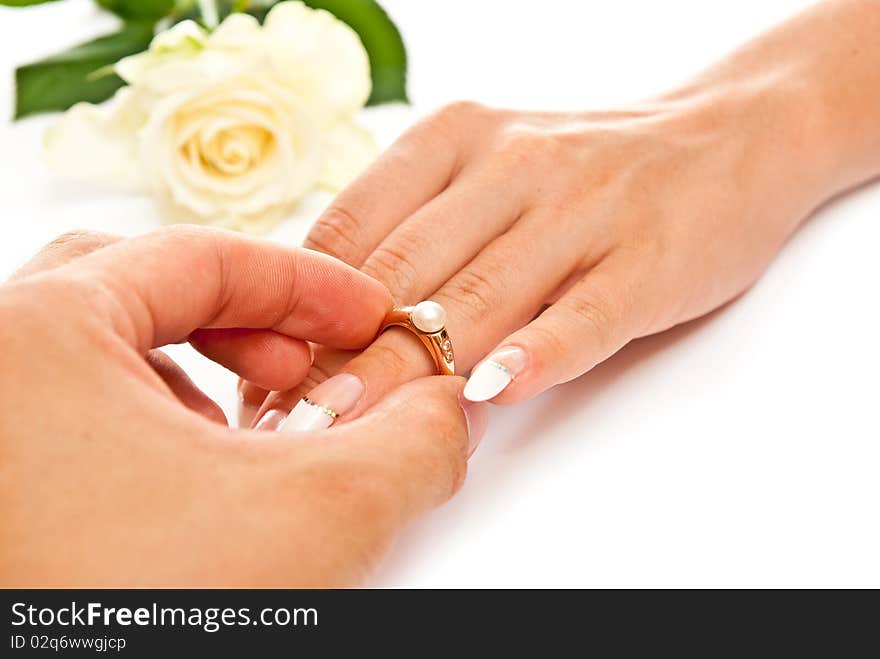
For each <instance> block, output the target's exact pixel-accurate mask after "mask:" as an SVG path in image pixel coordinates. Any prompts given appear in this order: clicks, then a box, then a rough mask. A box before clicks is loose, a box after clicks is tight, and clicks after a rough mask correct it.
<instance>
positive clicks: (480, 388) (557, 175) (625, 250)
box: [241, 0, 880, 428]
mask: <svg viewBox="0 0 880 659" xmlns="http://www.w3.org/2000/svg"><path fill="white" fill-rule="evenodd" d="M878 23H880V12H877V3H876V2H865V1H864V0H848V1H843V2H833V3H823V4H821V5H820V6H818V7H817V8H815V9H813V10H811V11H810V12H807V13H805V14H804V15H802V16H801V17H799V18H798V19H795V20H793V21H790V22H789V23H788V24H786V25H783V26H782V27H780V28H778V29H777V30H776V31H774V32H771V33H769V34H768V35H766V36H764V37H763V38H761V39H758V40H756V41H755V42H753V43H752V44H750V45H749V46H748V47H747V48H744V49H742V50H741V51H740V52H738V53H736V54H735V55H734V56H733V57H731V58H730V59H728V60H727V61H725V62H723V63H722V64H721V65H719V66H717V67H716V68H714V69H712V70H710V71H709V72H708V73H707V74H705V75H703V76H702V77H701V78H700V79H698V80H697V81H696V82H694V83H693V84H691V85H689V86H688V87H686V88H684V89H682V90H680V91H678V92H676V93H674V94H669V95H666V96H664V97H661V98H659V99H657V100H654V101H651V102H648V103H644V104H642V105H639V106H635V107H632V108H628V109H625V110H621V111H615V112H598V113H536V112H516V111H508V110H496V109H491V108H487V107H482V106H479V105H475V104H471V103H465V104H457V105H453V106H451V107H448V108H446V109H444V110H442V111H440V112H439V113H437V114H435V115H433V116H431V117H429V118H428V119H426V120H424V121H422V122H421V123H420V124H418V125H417V126H415V127H414V128H413V129H411V130H410V131H409V132H408V133H406V134H405V135H404V136H403V137H402V138H401V139H400V140H399V141H398V142H397V143H396V144H394V145H393V146H392V147H391V148H390V149H389V150H388V151H387V153H385V154H384V156H383V157H382V158H380V160H379V161H378V162H376V163H375V165H374V166H373V167H372V168H370V169H369V170H368V171H367V173H366V174H364V175H363V176H362V177H361V178H360V179H359V180H358V181H356V182H355V183H354V184H353V185H352V186H351V187H350V188H349V189H348V190H346V191H344V192H343V193H342V194H341V195H340V196H339V197H338V199H337V200H336V201H335V202H334V204H333V205H332V206H331V207H330V208H329V209H328V210H327V212H326V213H324V215H323V216H322V217H321V218H320V219H319V221H318V222H317V224H316V225H315V227H314V228H313V230H312V232H311V234H310V235H309V237H308V240H307V241H306V245H307V246H308V247H311V248H314V249H317V250H320V251H323V252H326V253H329V254H333V255H335V256H338V257H339V258H341V259H343V260H344V261H346V262H347V263H349V264H351V265H354V266H356V267H358V268H360V269H361V270H362V271H363V272H365V273H367V274H370V275H371V276H373V277H376V278H377V279H379V280H380V281H381V282H383V283H384V284H385V285H386V286H388V287H389V289H390V290H391V292H392V294H393V295H394V297H395V299H396V300H397V301H398V302H399V303H400V304H414V303H416V302H418V301H420V300H422V299H427V298H430V299H432V300H436V301H438V302H440V303H441V304H443V306H444V307H445V308H446V310H447V312H448V319H447V323H446V326H447V328H448V330H449V333H450V336H451V337H452V339H453V342H454V345H455V355H456V365H457V367H458V368H459V371H460V372H463V371H466V370H467V369H469V368H471V367H472V366H473V365H474V364H477V363H478V361H480V360H483V359H484V358H485V360H486V361H485V362H484V363H482V364H480V365H479V366H477V368H475V369H474V371H473V373H472V375H471V378H470V381H469V382H468V385H467V387H466V389H465V395H466V396H468V397H469V398H471V399H473V400H485V399H492V400H493V401H495V402H499V403H511V402H517V401H522V400H525V399H528V398H530V397H532V396H535V395H536V394H538V393H539V392H541V391H543V390H545V389H547V388H548V387H551V386H553V385H555V384H558V383H561V382H565V381H567V380H570V379H572V378H575V377H577V376H579V375H581V374H582V373H584V372H586V371H588V370H590V369H591V368H592V367H593V366H594V365H596V364H597V363H598V362H600V361H602V360H604V359H606V358H607V357H608V356H610V355H612V354H613V353H614V352H615V351H617V350H618V349H619V348H621V347H622V346H623V345H625V344H626V343H627V342H629V341H630V340H632V339H634V338H637V337H640V336H644V335H647V334H652V333H655V332H659V331H661V330H664V329H666V328H668V327H671V326H673V325H675V324H677V323H681V322H684V321H687V320H689V319H692V318H694V317H697V316H700V315H702V314H705V313H706V312H708V311H710V310H712V309H714V308H716V307H718V306H719V305H722V304H723V303H725V302H726V301H728V300H730V299H731V298H733V297H735V296H736V295H738V294H739V293H741V292H742V291H743V290H745V289H746V288H747V287H748V286H749V285H750V284H751V283H752V282H754V281H755V279H756V278H757V277H758V276H759V275H760V273H761V272H762V270H763V269H764V268H765V266H766V265H767V263H768V262H769V261H770V260H771V258H772V257H773V256H774V255H775V254H776V252H777V251H778V250H779V248H780V246H781V245H782V244H783V242H784V241H785V239H786V237H787V236H788V235H789V234H790V233H791V232H792V231H793V230H794V229H795V227H796V226H797V225H798V223H799V222H800V221H801V220H802V219H803V218H804V217H805V216H807V214H808V213H809V212H810V211H811V210H812V209H813V208H815V207H816V206H817V205H818V204H819V203H821V202H822V201H823V200H825V199H827V198H828V197H829V196H831V195H833V194H835V193H837V192H839V191H840V190H842V189H844V188H846V187H847V186H850V185H853V184H855V183H858V182H859V181H862V180H864V179H865V178H867V177H870V176H872V175H873V174H874V173H876V172H877V171H878V169H880V163H878V149H877V148H876V147H877V146H878V141H880V140H878V138H880V130H878V128H877V125H878V124H877V122H876V112H877V111H878V110H880V93H878V91H877V89H878V88H877V86H876V84H875V83H876V73H877V71H878V70H880V47H877V46H876V45H875V42H876V39H875V38H874V37H875V33H874V32H872V30H875V29H876V25H877V24H878ZM804 44H811V46H810V47H809V48H807V47H805V46H804ZM872 113H874V114H873V115H872ZM349 360H350V361H349ZM340 369H342V370H344V371H346V372H349V373H353V374H356V375H357V376H359V377H360V378H361V380H362V381H363V383H364V389H363V392H364V393H363V395H362V396H361V397H360V399H359V400H357V401H356V402H353V401H345V402H346V403H347V407H350V409H347V414H348V416H349V417H351V416H356V415H357V414H358V413H359V412H361V411H362V410H365V409H367V408H368V407H369V406H370V405H371V404H372V403H373V402H374V401H376V400H378V399H379V398H380V397H381V396H382V395H383V394H384V393H385V392H386V391H389V390H390V389H392V388H394V387H396V386H397V385H398V384H399V383H400V382H403V381H406V380H408V379H411V378H413V377H416V376H418V375H424V374H426V373H430V372H431V370H432V364H431V361H430V360H429V359H428V357H427V355H426V353H425V351H424V349H423V348H422V346H421V345H420V344H419V343H418V341H417V340H415V338H414V337H412V336H410V335H409V334H408V333H406V332H405V331H401V330H391V331H389V332H387V333H386V334H385V335H383V336H382V337H381V338H380V339H379V340H378V341H376V342H375V343H374V344H373V345H372V346H371V347H370V348H369V349H367V350H366V351H365V352H363V353H362V354H360V355H358V356H356V357H354V358H353V359H352V358H351V355H350V354H344V353H340V352H338V351H334V350H322V351H319V353H318V355H317V358H316V360H315V364H314V367H313V369H312V373H311V375H310V377H309V378H308V379H307V380H306V381H305V382H304V383H303V384H302V385H301V386H300V387H298V388H297V389H296V390H294V391H288V392H283V393H273V394H271V395H269V396H268V397H267V398H266V400H265V402H263V405H262V409H261V410H260V412H259V414H258V415H257V421H258V423H260V425H261V427H266V428H270V427H276V426H277V424H278V422H279V420H280V419H281V418H282V417H283V415H284V413H286V411H287V410H289V409H290V408H291V406H292V405H293V404H294V402H295V401H296V400H298V398H299V397H300V396H301V395H303V394H304V393H308V389H309V387H311V386H314V385H315V384H316V383H317V382H320V381H322V380H323V379H324V378H325V377H327V375H329V374H332V373H335V372H337V371H339V370H340ZM241 392H242V398H243V402H244V403H245V404H246V406H247V404H250V405H251V409H253V406H254V405H257V404H259V403H261V402H262V399H263V396H264V394H265V392H264V391H262V390H261V389H260V388H258V387H254V386H251V385H249V384H247V383H245V384H244V385H243V386H242V387H241ZM322 395H326V394H325V392H324V391H316V392H313V393H312V394H310V397H312V398H316V397H317V398H319V399H321V396H322ZM319 402H321V403H323V404H326V405H330V406H331V407H333V406H334V405H335V404H336V403H337V401H334V400H329V399H326V398H325V399H321V400H320V401H319ZM272 410H275V411H274V412H273V413H272V414H267V413H268V412H270V411H272ZM292 425H295V424H292V423H288V424H287V425H286V426H285V428H289V427H291V426H292Z"/></svg>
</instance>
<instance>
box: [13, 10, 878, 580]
mask: <svg viewBox="0 0 880 659" xmlns="http://www.w3.org/2000/svg"><path fill="white" fill-rule="evenodd" d="M807 4H809V3H806V2H801V1H796V0H776V1H771V0H751V1H742V2H725V3H717V2H704V1H700V0H693V1H690V2H686V1H683V0H666V1H664V2H654V1H652V0H615V2H575V1H574V0H569V1H562V0H556V1H548V0H544V1H542V2H513V1H504V2H502V1H501V0H497V1H493V2H487V1H483V2H480V1H476V2H475V1H464V0H456V1H453V0H444V2H442V3H423V2H406V1H404V0H386V2H385V5H386V7H387V8H388V9H389V12H390V13H391V14H392V16H393V17H394V18H395V19H396V20H397V22H398V24H399V25H400V27H401V29H402V31H403V33H404V37H405V38H406V40H407V43H408V46H409V50H410V55H411V84H410V91H411V95H412V98H413V100H414V101H415V106H414V108H403V107H390V108H382V109H379V110H376V111H371V112H370V113H368V116H367V117H366V120H367V121H368V123H370V124H371V125H372V126H374V127H375V128H376V130H377V132H378V133H379V135H380V137H381V139H383V140H388V139H390V138H391V137H392V136H393V135H394V134H395V133H396V132H398V131H400V130H402V129H403V128H404V127H405V126H406V125H407V124H408V123H409V122H410V121H412V120H413V119H414V118H415V117H417V116H418V115H419V114H421V113H423V112H425V111H427V110H430V109H432V108H434V107H436V106H438V105H440V104H443V103H445V102H447V101H450V100H454V99H457V98H473V99H477V100H481V101H483V102H486V103H490V104H497V105H508V106H518V107H531V108H544V109H555V108H601V107H603V106H611V105H613V104H615V103H620V102H625V101H629V100H633V99H638V98H639V97H642V96H646V95H648V94H651V93H654V92H657V91H660V90H662V89H664V88H666V87H668V86H670V85H673V84H675V83H677V82H679V81H682V80H684V79H686V77H687V76H688V75H690V74H692V73H694V72H695V71H697V70H699V69H700V68H702V67H703V66H704V65H706V64H708V63H709V62H710V61H712V60H713V59H715V58H717V57H719V56H721V55H723V54H724V53H725V52H726V51H728V50H730V49H731V48H732V47H734V46H736V45H737V44H739V43H740V42H742V41H743V40H745V39H747V38H749V37H750V36H751V35H753V34H755V33H756V32H758V31H760V30H763V29H765V28H766V27H769V26H770V25H772V24H774V23H776V22H777V21H779V20H781V19H783V18H785V17H787V16H789V15H791V14H793V13H795V12H796V11H798V10H799V9H800V8H802V7H803V6H806V5H807ZM108 25H112V21H108V20H107V19H102V18H101V17H99V16H97V14H96V12H95V11H94V10H93V9H92V8H91V4H90V3H89V2H87V1H86V0H68V1H67V2H64V3H61V4H58V5H50V6H46V7H42V8H38V9H30V10H0V106H2V107H4V108H5V111H6V113H7V114H6V116H8V115H9V113H11V105H12V69H13V67H14V66H15V65H16V64H19V63H23V62H26V61H28V60H31V59H33V58H35V57H38V56H42V55H45V54H48V53H50V52H52V51H54V50H57V49H58V48H60V47H62V46H65V45H68V44H71V43H73V42H76V41H79V40H81V39H83V38H85V37H89V36H92V35H93V34H95V33H97V32H99V31H102V30H103V29H105V28H106V27H107V26H108ZM805 47H809V44H805ZM46 121H47V119H45V118H38V119H34V120H28V121H24V122H21V123H19V124H16V125H11V124H9V123H8V122H7V121H2V122H0V219H2V229H3V233H2V238H0V269H2V273H0V274H4V275H5V274H7V273H9V272H10V271H11V270H12V269H13V268H14V267H15V266H16V265H17V264H18V263H21V262H22V261H23V260H25V258H26V257H27V256H28V255H29V254H30V253H32V252H34V251H35V250H36V249H37V248H38V247H39V246H40V245H41V244H42V243H44V242H46V241H47V240H48V239H50V238H51V237H52V236H53V235H55V234H57V233H59V232H60V231H63V230H66V229H71V228H76V227H89V228H95V229H101V230H105V231H113V232H116V233H124V234H133V233H138V232H143V231H147V230H150V229H152V228H154V227H155V226H156V225H157V217H156V215H155V213H154V210H153V208H152V206H151V203H150V201H149V200H148V199H144V198H134V197H128V196H124V195H120V194H117V193H113V192H108V191H106V190H101V189H98V188H90V187H87V186H82V185H76V184H71V183H68V182H64V181H59V180H57V179H54V178H52V177H51V176H50V175H49V174H48V172H46V171H45V169H44V167H43V165H42V163H41V161H40V159H39V144H40V135H41V132H42V129H43V128H44V126H45V125H46ZM84 157H85V156H84ZM324 203H326V199H323V198H315V199H312V200H310V201H309V202H308V203H307V204H305V206H304V208H303V210H302V211H301V212H300V214H299V215H300V219H297V220H292V221H290V222H288V223H287V224H285V225H284V226H283V227H282V228H281V229H280V230H279V231H278V232H276V234H275V235H274V236H273V237H275V238H276V239H279V240H284V241H287V242H292V241H295V240H297V239H298V237H299V236H301V235H302V233H303V232H304V230H305V228H306V226H307V223H308V220H309V219H310V218H312V217H314V215H315V213H316V212H317V211H318V210H320V208H321V207H322V205H323V204H324ZM878 214H880V188H878V187H877V186H874V187H868V188H865V189H863V190H861V191H859V192H857V193H855V194H852V195H850V196H849V197H847V198H845V199H843V200H841V201H838V202H836V203H834V204H833V205H831V206H830V207H827V208H825V209H824V210H822V211H821V212H820V213H818V214H817V215H816V216H815V217H814V218H813V219H811V220H810V221H809V222H808V223H807V224H806V225H805V226H804V228H803V229H802V230H801V231H800V232H799V233H798V234H797V235H796V236H795V237H794V238H793V240H792V241H791V242H790V243H789V244H788V245H787V246H786V248H785V249H784V251H783V252H782V254H781V255H780V256H779V258H778V259H777V261H776V262H775V264H774V265H773V266H772V267H771V269H770V271H769V272H768V273H767V275H766V276H765V277H764V278H763V279H762V280H761V281H760V282H759V284H758V285H757V286H755V287H754V288H753V289H752V290H751V291H750V292H749V293H748V294H746V295H745V296H743V297H742V298H741V299H739V300H737V301H736V302H735V303H733V304H731V305H728V306H727V307H726V308H724V309H723V310H721V311H718V312H716V313H714V314H712V315H711V316H710V317H708V318H705V319H702V320H700V321H697V322H694V323H690V324H689V325H687V326H684V327H680V328H677V329H675V330H673V331H670V332H667V333H665V334H663V335H659V336H656V337H651V338H648V339H645V340H642V341H639V342H637V343H635V344H633V345H630V346H629V347H628V348H626V349H624V350H623V351H622V352H621V353H620V354H618V355H617V356H616V357H614V358H612V359H611V360H609V361H608V362H607V363H605V364H603V365H602V366H600V367H598V368H596V369H595V370H594V371H593V372H592V373H590V374H588V375H587V376H585V377H583V378H581V379H580V380H578V381H576V382H573V383H571V384H569V385H566V386H564V387H559V388H557V389H556V390H554V391H552V392H550V393H548V394H546V395H544V396H543V397H541V398H540V399H538V400H537V401H534V402H532V403H530V404H526V405H522V406H520V407H518V408H515V409H503V410H502V409H495V410H493V417H492V424H491V428H490V432H489V433H488V435H487V436H486V438H485V440H484V442H483V445H482V446H481V447H480V450H479V451H478V452H477V455H475V457H474V458H473V460H472V463H471V471H470V475H469V479H468V482H467V483H466V485H465V487H464V489H463V490H462V492H461V493H460V495H459V496H458V497H457V498H456V499H455V500H454V501H453V502H451V503H450V504H448V505H446V506H445V507H443V508H442V509H440V510H439V511H437V512H435V513H434V514H432V515H430V516H428V517H427V518H425V519H424V520H422V521H421V522H419V523H417V524H416V525H415V526H413V527H412V528H411V529H409V530H408V531H407V532H406V533H405V535H404V536H403V538H402V540H401V542H400V543H399V544H398V546H397V547H396V549H395V550H394V552H393V553H392V556H391V557H390V558H389V560H388V561H387V563H386V565H385V567H384V568H383V569H382V570H381V571H380V572H379V574H378V575H377V576H376V578H375V579H374V580H373V582H372V585H376V586H585V587H596V586H873V587H877V586H880V561H878V560H877V556H880V530H878V523H877V520H878V514H877V511H878V502H880V478H878V472H880V441H878V440H880V418H878V401H877V398H878V393H880V388H878V384H877V376H876V372H877V369H878V366H880V342H878V335H880V331H878V330H880V309H878V304H877V301H878V282H880V261H878V257H877V254H878V247H877V246H878V245H880V218H878ZM0 322H14V319H9V318H4V319H0ZM172 352H173V353H174V354H175V356H178V357H179V358H180V360H181V361H182V362H183V363H184V365H185V366H186V367H187V368H188V369H189V370H190V371H191V372H192V373H193V374H194V376H195V379H196V380H197V382H198V383H199V384H200V385H202V386H203V387H204V388H205V389H206V390H207V391H208V392H209V393H210V394H211V395H213V396H215V397H216V398H217V399H218V400H219V401H220V402H221V403H222V404H223V406H224V408H225V409H226V410H227V411H228V412H230V413H232V412H233V410H234V406H235V394H234V389H233V385H234V377H233V376H232V375H231V374H229V373H227V372H225V371H224V370H223V369H221V368H219V367H217V366H215V365H212V364H209V363H207V362H206V361H204V360H201V359H200V358H197V357H195V356H194V355H193V354H192V353H191V352H190V351H189V350H188V349H183V348H175V349H173V350H172Z"/></svg>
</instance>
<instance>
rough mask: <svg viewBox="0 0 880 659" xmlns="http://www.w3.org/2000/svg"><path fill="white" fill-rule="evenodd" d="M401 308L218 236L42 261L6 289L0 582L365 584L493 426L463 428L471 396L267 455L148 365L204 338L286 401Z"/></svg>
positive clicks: (201, 234) (85, 245)
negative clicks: (333, 355) (175, 345)
mask: <svg viewBox="0 0 880 659" xmlns="http://www.w3.org/2000/svg"><path fill="white" fill-rule="evenodd" d="M390 302H391V301H390V298H389V296H388V293H387V291H386V290H385V289H384V288H383V287H382V286H381V285H379V284H378V283H377V282H375V281H374V280H371V279H370V278H368V277H367V276H366V275H363V274H361V273H359V272H357V271H356V270H354V269H353V268H350V267H348V266H345V265H343V264H341V263H338V262H336V261H334V260H333V259H330V258H328V257H326V256H323V255H320V254H317V253H314V252H308V251H305V250H292V249H284V248H281V247H278V246H274V245H272V244H270V243H265V242H261V241H256V240H253V239H249V238H244V237H241V236H237V235H235V234H230V233H226V232H221V231H211V230H201V229H194V228H179V229H172V230H167V231H162V232H160V233H157V234H153V235H149V236H145V237H143V238H135V239H129V240H121V241H120V240H119V239H116V238H114V237H109V236H93V235H88V234H77V235H74V236H72V237H68V238H65V239H62V240H59V241H56V242H55V243H53V244H52V245H50V246H49V247H48V248H47V249H46V250H44V252H43V253H41V255H40V256H38V257H37V258H36V259H35V260H34V261H32V262H31V263H30V264H28V265H27V266H26V267H25V268H24V269H23V270H22V271H21V272H20V273H19V274H18V275H17V276H16V278H15V279H14V281H12V282H11V283H8V284H6V285H4V286H3V287H2V288H0V310H2V314H3V317H4V318H5V319H6V322H4V323H3V324H2V328H0V335H2V341H3V346H4V349H3V351H2V354H0V362H2V367H0V372H2V373H3V377H2V378H0V455H2V460H0V464H2V467H0V535H2V537H3V539H4V541H3V543H2V544H0V583H2V585H4V586H196V585H202V586H219V585H225V586H260V585H284V586H291V585H352V584H357V583H360V582H361V581H362V580H363V579H364V577H365V576H366V575H367V574H368V573H369V571H370V569H371V568H372V567H373V565H374V564H375V563H376V561H377V560H378V559H379V558H380V557H381V555H382V553H383V552H384V550H385V549H386V548H387V546H388V545H389V543H390V542H391V540H392V539H393V537H394V535H395V534H396V532H397V531H398V530H399V529H400V527H401V526H402V525H403V524H404V523H406V522H407V521H408V520H409V519H411V518H413V517H414V516H416V515H418V514H419V513H421V512H423V511H425V510H426V509H428V508H430V507H432V506H434V505H436V504H438V503H440V502H442V501H444V500H446V499H447V498H448V497H449V496H450V495H451V494H452V493H453V492H454V491H455V489H456V488H457V487H458V486H459V484H460V483H461V481H462V479H463V477H464V473H465V461H466V456H467V454H468V452H469V451H470V450H472V445H471V447H470V448H469V447H468V424H469V423H470V425H471V439H472V440H473V441H476V439H478V437H479V435H480V433H481V428H482V427H483V424H484V422H485V418H484V415H483V414H482V413H481V411H480V410H479V409H478V408H476V407H473V406H468V409H469V412H468V413H462V407H461V404H460V402H459V394H460V390H461V385H462V381H461V380H460V379H458V378H439V377H438V378H426V379H423V380H420V381H418V382H413V383H411V384H410V385H407V386H406V387H404V388H401V389H400V390H399V391H397V392H395V393H394V394H393V395H391V396H389V397H388V398H387V399H386V400H384V401H382V403H381V404H380V405H378V406H376V407H375V408H374V409H373V410H371V411H370V412H369V413H368V414H366V415H364V416H363V417H362V418H360V419H358V420H356V421H355V422H353V423H351V424H347V425H346V426H345V427H343V428H340V429H338V430H333V431H331V432H328V433H309V434H303V435H297V436H295V437H294V436H289V435H284V434H276V433H273V434H271V435H268V434H265V433H257V432H253V431H244V430H231V429H229V428H228V427H227V426H226V425H225V423H218V421H223V419H222V413H219V408H217V407H216V405H215V404H214V403H213V402H212V401H210V400H209V399H208V398H207V397H206V396H205V395H204V394H203V393H202V392H200V391H199V390H198V389H197V388H196V387H195V386H194V385H193V383H192V382H190V381H189V379H188V378H187V377H186V375H185V373H183V371H182V370H180V368H179V367H177V365H176V364H174V363H173V362H172V361H171V360H170V359H168V357H167V356H166V355H164V353H161V352H158V351H156V350H155V349H156V348H158V347H159V346H161V345H164V344H167V343H170V342H176V341H181V340H187V339H188V338H195V339H196V340H197V341H199V342H200V345H201V346H202V348H203V349H204V350H205V351H206V352H209V353H212V354H213V355H215V356H216V358H217V359H218V360H219V361H222V362H223V363H225V364H226V365H228V366H230V367H232V368H235V367H236V365H237V364H240V363H243V362H246V363H247V365H246V366H245V367H244V368H243V369H241V370H240V373H242V374H243V372H248V373H249V375H248V377H249V378H251V379H256V380H257V381H262V382H263V383H264V384H266V385H267V386H272V385H271V384H270V383H271V382H275V383H277V384H278V385H279V386H293V385H295V384H296V378H297V377H301V376H302V374H303V373H305V371H306V370H307V369H308V367H309V363H310V355H309V347H308V345H307V344H306V343H305V340H309V341H318V342H320V343H322V344H329V345H335V346H337V347H338V348H356V347H359V346H361V345H364V344H365V343H366V342H368V341H369V340H370V339H371V338H372V336H373V334H374V333H375V331H376V327H377V326H378V324H379V322H380V321H381V319H382V317H383V315H384V313H385V312H386V311H387V309H388V307H389V305H390ZM238 328H247V329H238ZM278 357H282V358H283V359H285V360H286V363H285V364H284V368H280V367H279V365H278V364H276V363H274V362H275V361H277V359H276V358H278ZM285 369H286V371H287V374H285V373H284V371H285ZM291 374H293V375H291ZM297 374H299V375H297ZM285 380H286V384H283V383H284V382H285Z"/></svg>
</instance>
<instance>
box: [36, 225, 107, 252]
mask: <svg viewBox="0 0 880 659" xmlns="http://www.w3.org/2000/svg"><path fill="white" fill-rule="evenodd" d="M108 242H109V238H108V236H107V235H106V234H102V233H98V232H96V231H89V230H87V229H74V230H72V231H65V232H64V233H62V234H61V235H60V236H58V237H57V238H55V239H54V240H53V241H52V242H50V243H49V244H48V245H47V249H49V250H56V251H63V252H70V253H72V254H75V255H82V254H88V253H89V252H93V251H94V250H96V249H98V248H100V247H103V246H104V245H106V244H107V243H108Z"/></svg>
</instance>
